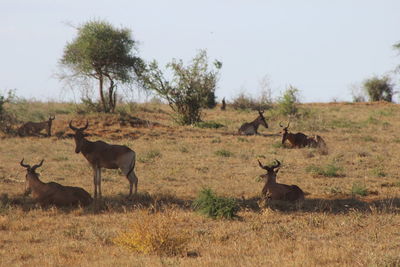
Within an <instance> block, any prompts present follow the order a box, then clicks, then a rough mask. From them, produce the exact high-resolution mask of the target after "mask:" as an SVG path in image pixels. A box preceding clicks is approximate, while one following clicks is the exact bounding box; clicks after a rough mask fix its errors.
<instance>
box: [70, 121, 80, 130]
mask: <svg viewBox="0 0 400 267" xmlns="http://www.w3.org/2000/svg"><path fill="white" fill-rule="evenodd" d="M69 128H71V129H72V130H74V131H78V128H75V127H74V126H72V120H71V121H70V122H69Z"/></svg>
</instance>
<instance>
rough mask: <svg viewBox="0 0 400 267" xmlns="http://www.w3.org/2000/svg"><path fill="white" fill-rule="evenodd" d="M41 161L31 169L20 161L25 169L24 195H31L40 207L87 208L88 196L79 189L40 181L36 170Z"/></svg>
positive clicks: (89, 201)
mask: <svg viewBox="0 0 400 267" xmlns="http://www.w3.org/2000/svg"><path fill="white" fill-rule="evenodd" d="M43 161H44V160H42V161H41V162H40V163H39V164H36V165H33V166H32V167H31V166H30V165H28V164H24V159H22V160H21V162H20V164H21V166H22V167H25V168H26V176H25V177H26V185H25V195H28V194H30V193H32V196H33V198H34V199H35V200H36V201H37V202H38V203H39V204H40V205H42V206H46V205H56V206H75V205H81V206H87V205H89V204H90V203H91V202H92V200H93V199H92V197H91V196H90V194H89V193H88V192H86V191H85V190H84V189H82V188H80V187H74V186H64V185H61V184H59V183H55V182H49V183H43V182H42V181H40V179H39V174H37V173H36V169H37V168H39V167H40V166H42V164H43Z"/></svg>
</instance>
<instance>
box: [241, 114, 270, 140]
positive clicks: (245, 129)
mask: <svg viewBox="0 0 400 267" xmlns="http://www.w3.org/2000/svg"><path fill="white" fill-rule="evenodd" d="M263 113H264V111H258V117H257V118H256V119H255V120H254V121H252V122H246V123H243V124H242V126H240V128H239V131H238V132H239V134H244V135H254V134H258V132H257V130H258V127H259V126H260V125H262V126H264V127H265V128H268V124H267V122H266V120H265V118H264V115H263Z"/></svg>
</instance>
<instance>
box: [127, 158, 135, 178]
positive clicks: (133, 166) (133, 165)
mask: <svg viewBox="0 0 400 267" xmlns="http://www.w3.org/2000/svg"><path fill="white" fill-rule="evenodd" d="M132 163H133V164H132V167H131V169H130V170H129V172H128V174H127V175H126V177H129V174H131V172H132V171H133V169H134V168H135V161H134V160H133V161H132Z"/></svg>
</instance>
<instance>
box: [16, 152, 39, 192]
mask: <svg viewBox="0 0 400 267" xmlns="http://www.w3.org/2000/svg"><path fill="white" fill-rule="evenodd" d="M43 161H44V159H42V161H41V162H40V163H39V164H36V165H33V166H32V167H31V166H30V165H28V164H24V159H22V160H21V162H20V165H21V166H22V167H24V168H26V175H25V178H26V183H25V193H26V194H27V193H29V192H30V188H29V183H28V177H29V176H31V177H34V178H38V176H39V175H38V174H37V173H36V169H37V168H39V167H40V166H42V164H43Z"/></svg>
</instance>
